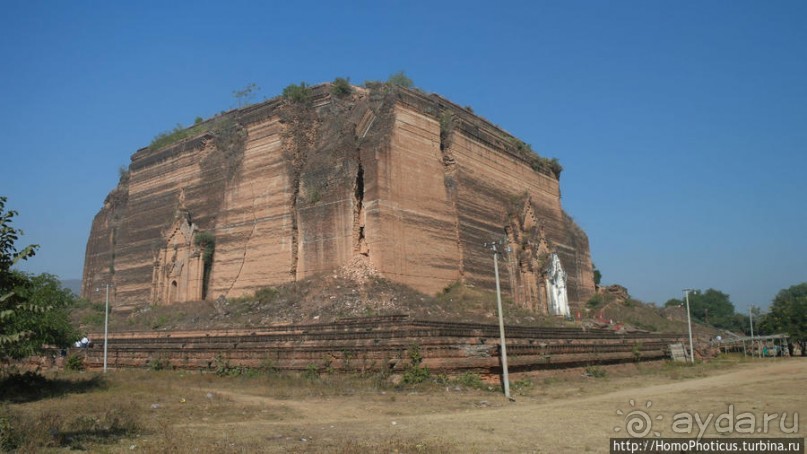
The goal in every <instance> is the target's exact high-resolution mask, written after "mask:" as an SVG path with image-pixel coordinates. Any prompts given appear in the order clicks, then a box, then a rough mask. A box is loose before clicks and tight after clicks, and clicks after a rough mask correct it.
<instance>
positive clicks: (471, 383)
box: [456, 372, 487, 389]
mask: <svg viewBox="0 0 807 454" xmlns="http://www.w3.org/2000/svg"><path fill="white" fill-rule="evenodd" d="M456 382H457V383H458V384H460V385H463V386H467V387H468V388H476V389H487V386H486V385H485V382H483V381H482V377H481V376H479V374H475V373H473V372H465V373H464V374H462V375H460V376H459V377H457V380H456Z"/></svg>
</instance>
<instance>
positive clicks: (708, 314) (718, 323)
mask: <svg viewBox="0 0 807 454" xmlns="http://www.w3.org/2000/svg"><path fill="white" fill-rule="evenodd" d="M683 304H685V302H684V301H683V300H680V299H675V298H673V299H671V300H669V301H667V302H666V303H665V304H664V305H665V306H666V307H671V306H680V305H683ZM689 309H690V314H691V315H692V319H693V320H696V321H698V322H700V323H703V324H706V325H711V326H714V327H715V328H722V329H725V330H729V331H732V332H737V333H745V332H747V331H749V330H750V324H749V321H748V316H747V315H745V314H738V313H737V312H735V310H734V304H733V303H732V302H731V300H730V299H729V295H727V294H725V293H723V292H721V291H719V290H715V289H712V288H710V289H708V290H705V291H700V290H695V291H694V292H691V293H690V294H689Z"/></svg>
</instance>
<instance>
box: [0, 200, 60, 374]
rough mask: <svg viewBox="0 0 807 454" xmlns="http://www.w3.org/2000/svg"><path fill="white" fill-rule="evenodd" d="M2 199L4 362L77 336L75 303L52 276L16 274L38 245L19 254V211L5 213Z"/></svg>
mask: <svg viewBox="0 0 807 454" xmlns="http://www.w3.org/2000/svg"><path fill="white" fill-rule="evenodd" d="M5 204H6V198H5V197H0V358H6V357H11V358H22V357H25V356H28V355H32V354H34V353H36V352H37V351H40V350H41V349H42V347H43V345H44V344H46V343H47V344H55V345H65V344H67V343H69V342H70V340H71V338H72V337H74V336H75V331H74V329H73V328H72V327H71V326H70V325H69V324H68V323H67V321H66V320H67V314H66V310H67V308H68V307H69V306H70V305H71V304H73V303H74V302H75V299H74V297H73V295H72V294H69V292H68V291H67V290H64V289H62V288H61V285H60V284H59V282H58V280H56V278H55V277H53V276H50V275H40V276H35V277H33V278H32V277H29V276H28V275H26V274H24V273H22V272H19V271H16V270H12V269H11V268H12V266H14V265H15V264H16V263H18V262H19V261H21V260H27V259H28V258H30V257H33V256H34V254H35V253H36V249H37V248H38V246H37V245H30V246H26V247H24V248H22V250H17V248H16V245H15V243H16V242H17V240H18V239H19V237H20V236H21V235H22V233H23V232H22V231H21V230H19V229H16V228H14V227H13V226H12V225H11V223H12V220H13V218H14V216H16V215H17V212H16V211H12V210H9V211H6V210H5Z"/></svg>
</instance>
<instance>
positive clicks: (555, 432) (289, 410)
mask: <svg viewBox="0 0 807 454" xmlns="http://www.w3.org/2000/svg"><path fill="white" fill-rule="evenodd" d="M590 380H591V381H592V382H591V383H593V384H592V385H590V386H589V384H588V383H585V384H584V385H583V386H581V384H580V381H579V380H578V381H577V382H571V383H569V385H568V387H565V386H564V385H563V384H560V383H555V384H553V385H552V387H553V388H554V389H555V390H556V392H555V393H554V394H553V395H550V394H548V395H542V394H541V393H540V392H538V393H534V394H535V395H534V396H530V397H522V398H519V399H518V401H517V402H515V403H507V402H505V401H504V399H502V398H501V397H500V396H499V395H498V394H494V393H487V394H484V393H483V394H476V395H473V396H471V397H469V396H468V395H467V394H466V395H462V394H454V393H452V392H451V390H450V389H448V390H447V391H446V393H445V395H439V396H434V395H432V394H417V393H415V394H408V395H403V396H398V397H397V398H396V397H394V396H387V395H380V396H369V397H367V396H365V397H357V396H349V397H338V398H321V399H318V398H306V399H303V400H279V399H274V398H268V397H262V396H260V395H252V394H234V393H224V395H225V396H226V397H227V398H228V399H232V400H233V401H236V402H242V403H244V404H249V405H254V406H258V407H266V408H271V409H274V410H275V411H278V410H282V411H280V414H282V415H284V416H282V417H281V418H280V419H279V420H275V421H266V420H252V421H249V420H247V421H239V422H230V423H222V424H214V423H205V424H201V423H200V424H188V425H186V426H185V427H186V428H187V429H189V430H192V431H200V434H201V433H202V432H203V431H210V430H211V429H215V430H216V431H217V432H219V433H222V432H224V433H230V434H232V436H238V437H260V438H262V439H263V440H266V443H265V445H264V446H266V449H267V451H275V450H276V451H278V452H282V451H286V450H288V449H295V450H299V451H312V452H327V451H328V448H329V446H332V444H334V443H335V442H337V441H340V440H341V441H342V442H343V441H344V440H345V439H353V440H361V441H362V442H366V443H368V444H369V445H371V446H372V445H374V444H383V442H384V440H390V439H395V440H405V441H407V442H417V443H420V444H422V445H423V446H424V447H435V446H436V447H445V446H447V447H449V448H450V449H451V450H453V449H457V450H458V451H460V452H536V453H558V452H559V453H565V452H569V453H574V452H607V451H608V439H609V438H610V437H614V436H625V430H626V426H625V419H624V416H620V415H619V414H617V411H618V410H621V411H622V412H623V414H627V413H629V412H630V411H632V410H643V411H646V412H647V413H648V414H649V415H650V416H651V417H652V418H653V419H654V424H653V426H652V431H653V432H658V433H659V434H660V435H661V436H667V437H669V436H685V435H686V434H680V433H679V434H676V433H674V432H673V430H672V420H673V415H675V414H680V413H682V412H697V413H698V414H699V415H700V416H702V417H704V418H705V417H707V415H708V414H709V413H713V414H714V415H715V417H716V416H718V415H720V414H723V413H726V412H727V411H728V409H729V405H733V406H734V414H735V415H736V414H739V413H743V412H751V413H753V414H754V415H755V416H756V418H757V419H758V420H760V421H761V420H762V415H763V414H764V413H768V414H771V413H777V414H779V415H781V414H782V413H783V412H786V413H787V415H788V417H787V419H786V420H785V422H786V429H788V430H789V428H791V427H793V425H794V423H795V422H796V421H795V420H794V417H793V413H794V412H801V413H807V394H805V392H804V389H805V385H807V359H805V358H789V359H783V360H770V361H758V362H753V363H747V364H740V365H737V366H735V367H733V368H731V369H727V370H722V371H721V370H719V371H714V372H713V375H710V376H707V377H702V378H689V379H680V380H676V379H675V378H670V377H668V376H663V375H662V376H659V375H651V376H648V377H642V376H634V377H619V378H613V379H611V378H604V379H590ZM594 380H596V381H597V382H596V383H594V382H593V381H594ZM538 383H539V384H538V385H537V387H540V386H541V385H540V383H541V382H538ZM438 394H439V393H438ZM480 396H481V398H480ZM631 401H633V403H634V406H633V407H632V406H631V404H630V402H631ZM648 401H649V402H651V405H650V407H646V404H647V402H648ZM657 416H661V419H655V418H656V417H657ZM798 422H799V423H802V421H798ZM803 425H807V423H805V424H803ZM212 426H216V427H212ZM771 426H772V427H770V428H769V429H770V430H769V432H768V435H770V436H777V435H783V436H789V437H794V436H798V437H804V436H805V432H807V431H805V429H804V428H802V427H801V426H799V427H798V431H797V433H795V434H789V433H785V434H782V432H780V430H779V427H778V420H777V423H774V424H772V425H771ZM617 428H618V429H620V430H619V431H618V432H617V431H615V429H617ZM696 430H697V429H696ZM695 435H697V433H696V432H694V433H693V434H692V436H695ZM758 435H759V436H763V435H765V434H763V433H761V434H758ZM705 436H719V434H717V433H716V432H715V428H714V426H713V424H712V425H710V427H709V429H708V430H707V431H706V432H705ZM303 440H304V441H303Z"/></svg>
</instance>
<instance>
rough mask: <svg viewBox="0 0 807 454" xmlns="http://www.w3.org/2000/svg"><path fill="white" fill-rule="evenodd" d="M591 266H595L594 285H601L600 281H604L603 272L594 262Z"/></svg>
mask: <svg viewBox="0 0 807 454" xmlns="http://www.w3.org/2000/svg"><path fill="white" fill-rule="evenodd" d="M591 267H592V268H593V271H594V285H595V286H597V287H599V286H600V282H602V273H601V272H600V270H598V269H597V265H595V264H593V263H592V264H591Z"/></svg>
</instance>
